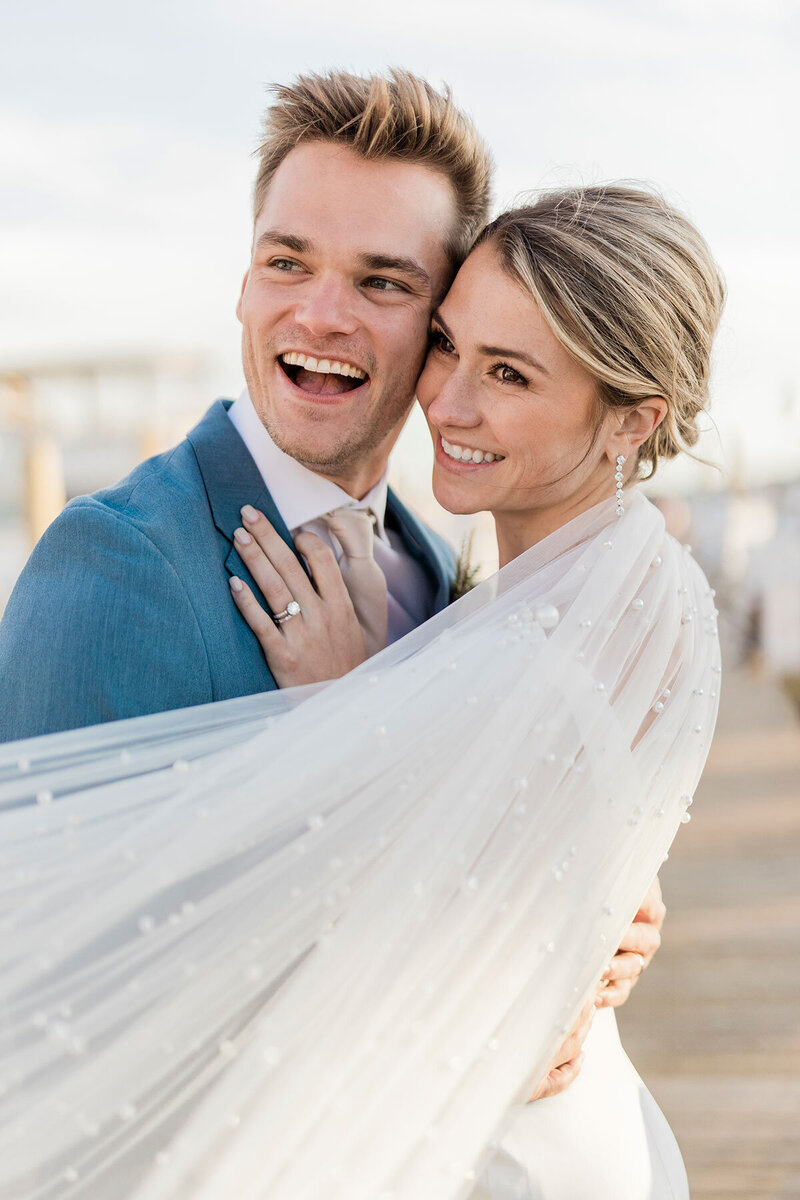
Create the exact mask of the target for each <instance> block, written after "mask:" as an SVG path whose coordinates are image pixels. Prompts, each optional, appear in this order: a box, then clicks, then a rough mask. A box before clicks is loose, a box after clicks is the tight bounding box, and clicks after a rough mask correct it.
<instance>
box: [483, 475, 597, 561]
mask: <svg viewBox="0 0 800 1200" xmlns="http://www.w3.org/2000/svg"><path fill="white" fill-rule="evenodd" d="M604 501H607V502H608V504H609V505H611V504H613V502H614V498H613V492H610V491H609V488H608V484H607V483H605V482H604V483H603V484H602V485H601V486H599V487H596V488H592V489H590V490H589V491H587V492H584V493H582V494H581V495H576V494H573V495H572V496H568V497H566V499H564V500H562V501H559V502H557V503H555V504H552V505H550V506H545V507H542V508H535V509H521V510H512V511H504V510H502V509H501V510H499V511H495V512H493V513H492V516H493V517H494V522H495V531H496V534H497V549H498V553H499V558H500V566H501V567H504V566H505V565H506V564H507V563H510V562H511V560H512V559H514V558H518V557H519V555H520V554H524V552H525V551H526V550H530V548H531V546H535V545H536V543H537V542H541V540H542V539H543V538H546V537H549V535H550V534H551V533H555V531H556V530H557V529H561V527H562V525H566V524H567V522H569V521H572V520H573V519H574V518H575V517H578V516H580V514H581V513H583V512H586V511H587V509H590V508H594V506H595V505H596V504H600V503H602V502H604Z"/></svg>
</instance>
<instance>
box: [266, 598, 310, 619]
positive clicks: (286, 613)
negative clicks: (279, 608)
mask: <svg viewBox="0 0 800 1200" xmlns="http://www.w3.org/2000/svg"><path fill="white" fill-rule="evenodd" d="M302 611H303V610H302V609H301V608H300V605H299V604H298V603H297V601H296V600H290V601H289V603H288V604H287V605H286V608H285V609H284V610H283V612H279V613H273V615H272V619H273V621H274V622H275V624H276V625H283V623H284V621H291V619H292V617H296V616H297V615H298V613H300V612H302Z"/></svg>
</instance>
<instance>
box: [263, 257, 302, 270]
mask: <svg viewBox="0 0 800 1200" xmlns="http://www.w3.org/2000/svg"><path fill="white" fill-rule="evenodd" d="M269 265H270V266H271V267H274V268H275V270H276V271H294V270H299V269H300V264H299V263H296V262H295V261H294V259H292V258H273V259H271V260H270V264H269Z"/></svg>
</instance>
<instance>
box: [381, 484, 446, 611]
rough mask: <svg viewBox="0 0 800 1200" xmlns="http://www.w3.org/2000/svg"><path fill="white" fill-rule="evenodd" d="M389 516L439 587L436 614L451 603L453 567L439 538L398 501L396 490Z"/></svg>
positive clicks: (388, 503) (389, 502)
mask: <svg viewBox="0 0 800 1200" xmlns="http://www.w3.org/2000/svg"><path fill="white" fill-rule="evenodd" d="M386 511H387V515H388V516H389V517H390V518H391V519H392V523H393V524H395V525H396V526H397V528H398V530H399V531H400V534H401V536H402V538H403V541H404V542H405V544H406V546H407V547H408V550H409V553H410V554H412V555H413V556H414V558H416V559H417V561H418V562H420V563H422V565H423V566H424V567H425V569H426V570H427V571H428V573H429V574H430V575H431V577H432V578H433V581H434V585H435V591H434V600H433V611H434V613H437V612H441V610H442V609H443V608H446V607H447V605H448V604H449V603H450V596H451V592H452V588H453V564H452V562H450V561H448V558H447V555H446V554H445V551H444V549H443V546H444V543H441V544H440V542H439V539H438V538H437V537H436V535H435V534H434V533H433V532H432V531H431V530H430V529H428V527H427V526H426V525H423V523H422V521H420V520H419V518H418V517H415V516H414V514H413V513H412V512H411V510H410V509H408V508H406V506H405V505H404V504H402V503H401V502H400V500H398V498H397V496H396V495H395V494H394V492H393V491H392V489H391V488H390V489H389V493H388V495H387V498H386Z"/></svg>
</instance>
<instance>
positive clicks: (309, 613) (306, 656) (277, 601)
mask: <svg viewBox="0 0 800 1200" xmlns="http://www.w3.org/2000/svg"><path fill="white" fill-rule="evenodd" d="M241 512H242V524H243V526H244V528H242V529H237V530H236V531H235V533H234V535H233V536H234V541H235V544H236V549H237V551H238V553H239V557H240V558H241V559H242V562H244V563H245V564H246V566H247V569H248V570H249V572H250V574H251V575H252V576H253V579H255V581H256V583H257V584H258V586H259V588H260V589H261V591H262V593H263V595H264V597H265V599H266V601H267V603H268V604H269V605H270V607H271V609H272V612H273V613H276V614H278V613H284V612H286V610H287V609H288V607H289V605H290V604H293V603H296V604H299V606H300V611H299V612H298V613H296V614H295V615H287V616H286V617H285V618H284V619H283V620H282V621H281V622H280V624H276V623H275V621H274V620H273V617H272V616H271V614H270V613H268V612H265V611H264V609H263V608H262V607H261V605H260V604H259V603H258V601H257V600H256V598H255V596H254V595H253V593H252V591H251V589H250V588H249V587H248V586H247V584H246V583H245V582H244V580H242V579H239V578H238V577H237V576H233V578H231V580H230V585H231V595H232V596H233V599H234V602H235V604H236V607H237V608H238V609H239V612H240V613H241V614H242V616H243V617H244V619H245V621H246V622H247V624H248V625H249V626H250V628H251V629H252V631H253V633H254V634H255V635H256V638H257V639H258V642H259V645H260V646H261V649H262V651H263V652H264V657H265V658H266V660H267V663H268V665H269V669H270V671H271V672H272V674H273V675H274V677H275V682H276V683H277V684H278V686H279V687H292V686H294V685H296V684H302V683H319V682H321V681H322V680H325V679H337V678H338V677H339V676H340V675H345V674H346V673H347V672H348V671H351V670H352V669H353V667H357V666H358V664H359V663H362V662H363V661H364V659H365V658H366V657H367V649H366V644H365V640H364V631H363V629H362V628H361V626H360V625H359V623H358V620H357V618H356V614H355V612H354V610H353V603H352V601H351V599H350V595H349V593H348V591H347V588H346V587H345V585H344V581H343V580H342V575H341V572H340V570H339V565H338V563H337V562H336V556H335V555H334V553H333V551H332V550H331V549H330V547H329V546H327V545H326V544H325V542H323V541H322V539H321V538H318V537H316V535H315V534H313V533H300V534H298V535H297V537H296V538H295V546H296V547H297V549H298V550H299V552H300V553H301V554H302V555H303V557H304V558H305V560H306V562H307V563H308V568H309V571H310V572H311V579H309V578H308V575H307V574H306V572H305V571H304V570H303V568H302V566H301V565H300V563H299V562H298V560H297V558H296V557H295V555H294V554H293V553H292V551H291V549H290V548H289V547H288V546H287V545H286V543H285V542H284V540H283V538H282V537H281V536H280V535H279V534H278V533H276V532H275V530H274V529H273V527H272V525H271V524H270V523H269V521H268V520H267V518H266V517H265V516H264V514H263V513H260V512H258V511H257V509H254V508H252V507H251V506H250V505H245V507H244V508H243V509H242V510H241ZM312 581H313V582H312Z"/></svg>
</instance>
